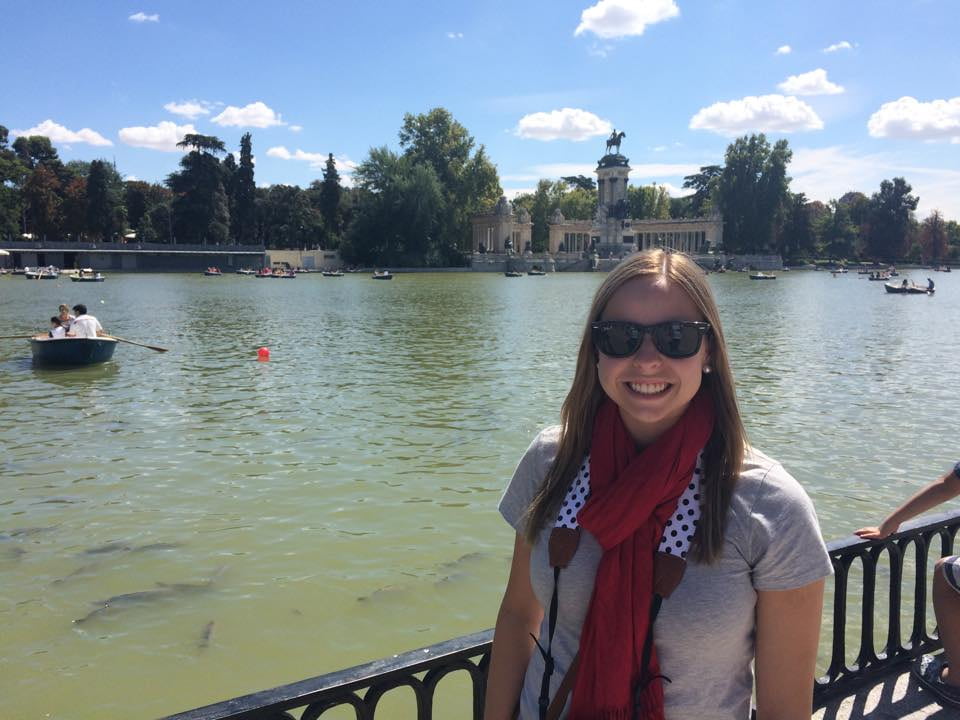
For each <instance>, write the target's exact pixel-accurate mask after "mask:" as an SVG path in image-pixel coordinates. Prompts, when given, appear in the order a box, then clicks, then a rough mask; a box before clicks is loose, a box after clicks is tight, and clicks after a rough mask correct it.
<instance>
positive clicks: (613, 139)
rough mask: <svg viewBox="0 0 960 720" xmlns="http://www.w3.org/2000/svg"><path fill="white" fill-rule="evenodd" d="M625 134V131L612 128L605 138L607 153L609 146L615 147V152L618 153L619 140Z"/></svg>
mask: <svg viewBox="0 0 960 720" xmlns="http://www.w3.org/2000/svg"><path fill="white" fill-rule="evenodd" d="M626 136H627V134H626V133H625V132H622V131H621V132H617V129H616V128H614V129H613V132H612V133H610V137H609V138H607V155H609V154H610V148H616V149H617V153H618V154H619V153H620V141H621V140H623V139H624V138H625V137H626Z"/></svg>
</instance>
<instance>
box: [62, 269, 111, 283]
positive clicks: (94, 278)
mask: <svg viewBox="0 0 960 720" xmlns="http://www.w3.org/2000/svg"><path fill="white" fill-rule="evenodd" d="M104 280H106V278H105V277H104V276H103V275H102V274H100V273H95V272H93V270H89V269H83V270H81V271H80V272H79V273H77V274H76V275H71V276H70V282H103V281H104Z"/></svg>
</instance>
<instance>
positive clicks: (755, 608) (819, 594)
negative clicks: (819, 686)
mask: <svg viewBox="0 0 960 720" xmlns="http://www.w3.org/2000/svg"><path fill="white" fill-rule="evenodd" d="M560 419H561V425H560V426H558V427H552V428H548V429H546V430H543V431H542V432H541V433H540V434H539V435H538V436H537V437H536V438H535V439H534V440H533V442H532V444H531V445H530V447H529V448H528V450H527V451H526V453H525V454H524V456H523V458H522V459H521V460H520V463H519V465H518V466H517V468H516V471H515V472H514V475H513V478H512V480H511V481H510V483H509V485H508V487H507V489H506V490H505V492H504V494H503V496H502V498H501V500H500V505H499V510H500V513H501V514H502V515H503V517H504V519H506V520H507V522H508V523H509V524H510V525H511V526H513V528H514V529H515V531H516V537H515V541H514V550H513V561H512V565H511V570H510V575H509V580H508V581H507V587H506V590H505V592H504V596H503V600H502V603H501V605H500V610H499V614H498V616H497V622H496V629H495V632H494V639H493V649H492V655H491V662H490V668H489V673H488V679H487V693H486V713H485V718H486V720H505V719H506V718H513V717H520V718H521V719H522V720H532V719H536V718H538V717H539V718H543V717H548V718H553V717H558V716H559V717H564V716H566V717H569V718H577V719H581V718H627V717H643V718H661V719H662V718H664V717H668V718H699V717H712V718H719V717H724V718H746V717H749V715H750V705H751V695H752V691H753V689H754V688H753V685H754V672H753V669H752V668H751V664H755V668H756V679H757V680H756V682H757V686H756V703H757V716H758V717H759V718H766V717H773V716H776V717H790V718H800V717H807V718H808V717H810V715H811V705H812V693H813V681H814V673H815V665H816V658H817V643H818V635H819V628H820V615H821V611H822V606H823V587H824V579H825V578H826V577H827V576H828V575H830V573H831V572H832V569H831V564H830V559H829V557H828V555H827V552H826V548H825V546H824V543H823V539H822V537H821V534H820V529H819V525H818V522H817V517H816V514H815V512H814V508H813V505H812V503H811V502H810V499H809V498H808V497H807V494H806V492H805V491H804V490H803V488H802V487H801V486H800V484H799V483H798V482H797V481H796V480H794V479H793V477H791V476H790V475H789V474H788V473H787V472H786V470H784V469H783V467H782V466H781V465H780V464H779V463H778V462H776V461H774V460H772V459H770V458H768V457H767V456H766V455H764V454H763V453H761V452H759V451H758V450H755V449H753V448H751V447H750V446H749V445H748V444H747V439H746V434H745V430H744V426H743V423H742V421H741V418H740V411H739V409H738V407H737V402H736V393H735V390H734V386H733V376H732V373H731V370H730V365H729V361H728V351H727V348H726V345H725V341H724V335H723V330H722V328H721V325H720V315H719V312H718V310H717V306H716V302H715V300H714V298H713V294H712V292H711V290H710V285H709V282H708V281H707V280H706V279H705V277H704V275H703V273H702V272H700V270H699V268H698V266H697V265H696V264H695V263H694V262H693V261H692V260H691V259H689V258H688V257H686V256H685V255H683V254H681V253H673V252H668V251H665V250H663V249H656V250H648V251H644V252H639V253H636V254H634V255H633V256H631V257H630V258H628V259H627V260H625V261H624V262H623V263H622V264H620V265H619V266H618V267H617V268H616V269H615V270H613V271H612V272H611V273H610V274H609V275H607V277H606V279H605V280H604V281H603V283H602V284H601V285H600V288H599V289H598V290H597V293H596V295H595V296H594V300H593V304H592V306H591V308H590V312H589V316H588V322H587V324H586V326H585V328H584V330H583V334H582V336H581V340H580V349H579V353H578V356H577V362H576V369H575V372H574V378H573V383H572V386H571V388H570V391H569V392H568V394H567V397H566V400H565V401H564V403H563V406H562V408H561V411H560ZM659 598H662V599H663V600H662V606H661V608H660V610H659V615H657V614H656V608H657V606H658V604H659ZM651 617H653V618H655V619H653V620H651ZM654 623H655V625H656V632H655V633H653V627H652V626H653V624H654ZM532 638H535V639H532ZM654 638H655V639H654ZM666 678H669V682H667V681H666ZM517 708H519V715H515V714H514V713H515V712H516V709H517ZM541 709H543V710H547V712H546V713H543V714H541Z"/></svg>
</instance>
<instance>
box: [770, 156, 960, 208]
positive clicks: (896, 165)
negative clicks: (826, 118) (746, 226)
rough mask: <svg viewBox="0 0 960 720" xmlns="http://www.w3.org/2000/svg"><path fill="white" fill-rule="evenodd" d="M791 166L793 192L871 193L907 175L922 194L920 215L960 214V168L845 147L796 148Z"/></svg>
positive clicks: (828, 195)
mask: <svg viewBox="0 0 960 720" xmlns="http://www.w3.org/2000/svg"><path fill="white" fill-rule="evenodd" d="M788 170H789V172H790V176H791V177H792V178H793V180H792V182H791V183H790V188H791V190H792V191H793V192H803V193H806V195H807V197H808V198H809V199H810V200H821V201H823V202H826V201H827V200H831V199H836V198H839V197H840V196H841V195H843V194H844V193H846V192H849V191H851V190H859V191H860V192H862V193H865V194H866V195H868V196H869V195H871V194H873V193H875V192H877V191H878V190H879V189H880V181H881V180H885V179H887V180H889V179H890V178H894V177H904V178H906V180H907V182H908V183H910V185H911V186H912V187H913V194H914V195H917V196H918V197H919V198H920V203H919V204H918V206H917V214H918V215H919V216H920V217H923V216H925V215H928V214H929V213H930V211H931V210H935V209H936V210H940V211H941V212H943V214H944V215H945V216H946V217H948V218H960V170H953V169H946V168H932V167H919V166H916V165H911V164H904V163H902V162H900V161H898V160H897V159H895V158H893V157H890V156H888V155H886V154H883V153H876V154H873V155H858V154H855V153H853V152H851V151H848V150H846V149H845V148H842V147H826V148H794V151H793V160H792V161H791V163H790V166H789V168H788Z"/></svg>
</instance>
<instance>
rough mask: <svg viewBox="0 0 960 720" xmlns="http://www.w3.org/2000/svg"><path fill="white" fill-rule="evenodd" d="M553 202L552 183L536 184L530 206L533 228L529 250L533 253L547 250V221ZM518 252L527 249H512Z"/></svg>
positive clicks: (554, 195) (547, 181) (554, 194)
mask: <svg viewBox="0 0 960 720" xmlns="http://www.w3.org/2000/svg"><path fill="white" fill-rule="evenodd" d="M554 202H556V203H557V205H559V201H557V200H556V191H555V189H554V183H552V182H550V181H549V180H541V181H540V182H538V183H537V189H536V190H535V191H534V193H533V202H532V203H531V204H530V220H531V222H532V223H533V228H532V229H531V233H530V250H531V251H533V252H535V253H542V252H544V251H545V250H546V249H547V245H548V243H549V240H550V225H549V219H550V215H551V214H552V212H553V207H552V206H553V205H554ZM514 249H515V250H517V251H518V252H523V251H524V250H526V249H527V248H514Z"/></svg>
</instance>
